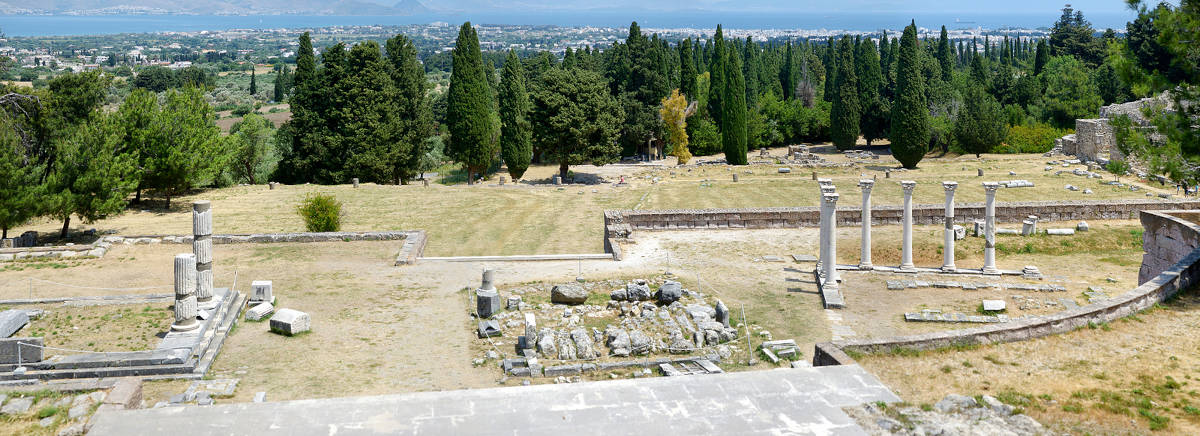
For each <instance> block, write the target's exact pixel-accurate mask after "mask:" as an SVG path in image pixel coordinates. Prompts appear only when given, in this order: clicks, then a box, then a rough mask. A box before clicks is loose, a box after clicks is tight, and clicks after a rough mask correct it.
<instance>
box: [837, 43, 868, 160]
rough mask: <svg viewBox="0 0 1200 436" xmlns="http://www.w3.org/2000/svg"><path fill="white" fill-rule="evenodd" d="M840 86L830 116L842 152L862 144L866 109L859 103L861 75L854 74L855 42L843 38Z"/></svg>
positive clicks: (840, 44) (839, 56) (838, 68)
mask: <svg viewBox="0 0 1200 436" xmlns="http://www.w3.org/2000/svg"><path fill="white" fill-rule="evenodd" d="M836 66H837V83H835V84H834V95H833V108H832V109H831V111H830V115H829V118H830V119H829V136H830V137H831V139H833V145H834V146H836V147H837V148H838V150H846V149H850V148H854V145H855V143H857V142H858V132H859V122H860V121H861V120H862V108H861V107H860V105H859V102H858V75H857V74H856V73H855V71H854V42H853V41H852V40H851V39H850V37H849V36H843V37H842V40H841V41H839V42H838V46H837V64H836Z"/></svg>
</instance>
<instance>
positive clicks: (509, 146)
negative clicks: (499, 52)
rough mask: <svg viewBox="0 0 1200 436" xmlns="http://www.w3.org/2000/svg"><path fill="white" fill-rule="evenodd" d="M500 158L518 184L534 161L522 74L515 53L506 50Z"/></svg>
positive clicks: (527, 97)
mask: <svg viewBox="0 0 1200 436" xmlns="http://www.w3.org/2000/svg"><path fill="white" fill-rule="evenodd" d="M498 99H499V100H500V155H501V156H503V157H504V164H505V165H507V166H508V174H509V175H510V176H512V178H513V180H519V179H520V178H521V176H523V175H524V174H525V170H526V169H529V163H530V162H531V161H532V160H533V136H532V134H533V132H532V131H531V130H530V125H529V94H528V93H527V92H526V90H525V70H524V69H523V68H521V61H519V60H517V53H516V52H514V51H512V50H509V51H508V58H507V59H505V61H504V73H503V74H502V76H501V78H500V92H499V96H498Z"/></svg>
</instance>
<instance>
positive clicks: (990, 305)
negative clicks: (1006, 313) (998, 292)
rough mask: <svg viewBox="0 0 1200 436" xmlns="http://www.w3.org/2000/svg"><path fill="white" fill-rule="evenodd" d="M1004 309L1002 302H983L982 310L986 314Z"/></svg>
mask: <svg viewBox="0 0 1200 436" xmlns="http://www.w3.org/2000/svg"><path fill="white" fill-rule="evenodd" d="M1004 309H1005V304H1004V300H983V310H984V311H987V312H999V311H1002V310H1004Z"/></svg>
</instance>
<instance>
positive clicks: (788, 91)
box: [779, 40, 796, 101]
mask: <svg viewBox="0 0 1200 436" xmlns="http://www.w3.org/2000/svg"><path fill="white" fill-rule="evenodd" d="M795 67H796V56H795V55H794V54H793V53H792V41H791V40H788V42H787V45H786V46H785V47H784V51H783V60H782V61H780V66H779V85H780V86H781V87H782V89H783V95H782V97H783V99H784V101H787V100H791V99H792V98H793V96H792V93H793V92H795V89H796V80H795V79H796V75H795V74H794V73H793V71H794V70H795Z"/></svg>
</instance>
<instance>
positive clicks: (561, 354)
mask: <svg viewBox="0 0 1200 436" xmlns="http://www.w3.org/2000/svg"><path fill="white" fill-rule="evenodd" d="M554 342H555V343H554V344H555V346H556V347H557V348H558V359H559V360H575V356H576V354H575V341H574V340H572V339H571V334H570V333H567V332H557V333H555V341H554Z"/></svg>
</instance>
